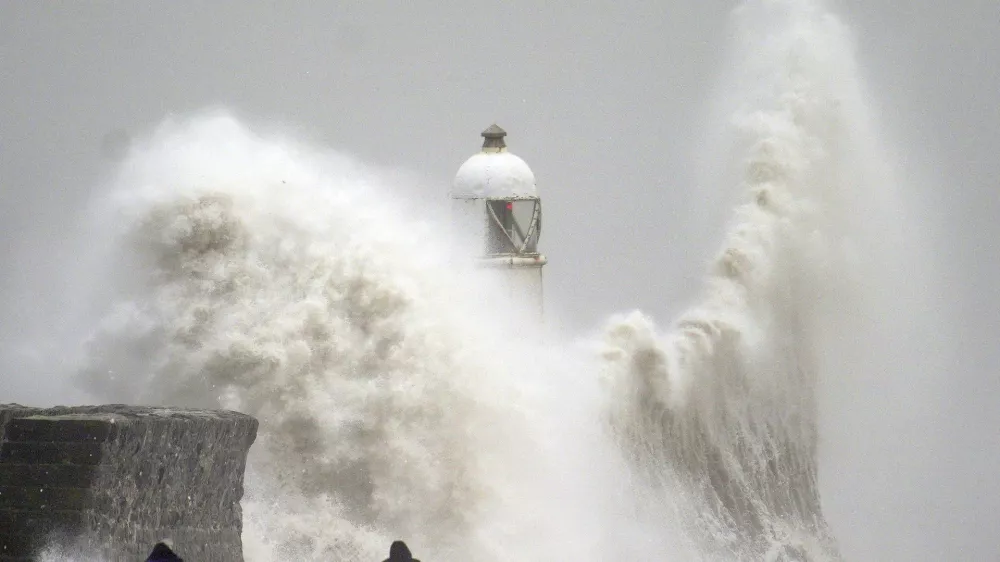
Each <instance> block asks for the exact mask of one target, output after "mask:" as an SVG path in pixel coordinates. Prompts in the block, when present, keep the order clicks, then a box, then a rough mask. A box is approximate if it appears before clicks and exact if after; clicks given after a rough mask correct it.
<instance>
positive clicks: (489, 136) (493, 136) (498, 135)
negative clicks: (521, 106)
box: [480, 123, 507, 149]
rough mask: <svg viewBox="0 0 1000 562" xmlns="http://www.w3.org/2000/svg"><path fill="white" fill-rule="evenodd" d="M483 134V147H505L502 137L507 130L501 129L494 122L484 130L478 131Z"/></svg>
mask: <svg viewBox="0 0 1000 562" xmlns="http://www.w3.org/2000/svg"><path fill="white" fill-rule="evenodd" d="M480 134H482V135H483V148H495V149H500V148H506V147H507V143H505V142H504V140H503V138H504V137H505V136H507V131H505V130H503V129H501V128H500V127H498V126H497V124H496V123H494V124H492V125H490V126H489V127H487V128H486V130H485V131H483V132H482V133H480Z"/></svg>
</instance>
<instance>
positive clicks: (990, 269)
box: [0, 0, 1000, 560]
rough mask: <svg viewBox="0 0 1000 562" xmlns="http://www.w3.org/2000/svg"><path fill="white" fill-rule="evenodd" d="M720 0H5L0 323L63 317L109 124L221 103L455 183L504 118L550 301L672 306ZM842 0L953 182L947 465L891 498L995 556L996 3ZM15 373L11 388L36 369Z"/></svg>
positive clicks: (934, 538) (893, 102)
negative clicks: (525, 166) (912, 491)
mask: <svg viewBox="0 0 1000 562" xmlns="http://www.w3.org/2000/svg"><path fill="white" fill-rule="evenodd" d="M732 5H733V3H730V2H721V1H704V0H676V1H670V2H666V1H662V0H656V1H654V0H642V1H632V2H617V1H594V2H584V3H580V2H567V1H562V0H559V1H554V0H548V1H547V2H544V3H543V2H527V1H523V0H522V1H518V2H512V1H495V2H469V1H467V0H466V1H459V0H447V1H438V2H410V3H403V2H384V1H367V2H361V1H358V2H339V3H335V2H295V3H277V2H242V1H241V2H213V3H211V4H208V3H204V2H169V3H168V2H161V3H139V2H121V3H117V4H111V3H87V4H84V3H78V2H40V1H39V2H28V1H24V2H21V1H13V0H7V1H2V2H0V237H2V239H3V241H4V244H3V245H2V247H0V291H2V292H0V310H2V311H3V318H4V320H3V322H0V338H3V340H6V341H7V342H10V341H13V340H14V339H15V337H16V336H17V335H19V334H25V333H30V332H31V331H32V330H36V331H40V332H43V333H44V332H45V331H47V330H49V329H50V328H49V324H50V323H51V322H53V321H57V319H58V311H59V310H60V306H61V303H62V300H61V297H60V296H59V295H60V288H61V287H62V285H61V284H62V283H64V282H65V280H64V279H63V278H62V277H61V276H60V274H59V272H60V271H61V270H62V269H63V263H64V262H65V261H72V260H73V259H74V257H75V256H74V255H73V254H72V253H71V252H70V251H68V250H67V249H66V247H65V245H63V244H62V241H63V240H64V238H65V237H66V232H67V229H66V227H65V226H66V225H67V224H69V223H70V222H71V221H73V220H76V219H77V218H78V216H79V214H80V212H81V205H82V204H83V203H84V202H85V200H86V198H87V197H88V195H89V194H90V192H91V190H92V189H93V188H94V187H95V186H96V185H98V184H99V183H100V178H101V175H102V174H104V173H106V172H107V166H108V165H109V163H108V161H107V160H106V159H104V158H103V157H102V147H105V148H106V147H107V146H109V143H112V144H113V142H112V141H113V140H114V138H116V135H120V132H122V131H124V132H127V133H129V134H136V133H139V134H141V133H142V132H144V131H146V130H147V129H148V128H149V127H151V126H153V125H155V124H156V123H157V122H159V121H160V120H161V119H162V118H163V117H164V116H165V115H167V114H170V113H177V114H184V113H187V112H191V111H195V110H199V109H203V108H205V107H210V106H225V107H229V108H232V109H234V110H235V111H237V112H238V113H239V114H240V115H243V116H245V117H246V118H248V119H249V120H251V121H253V122H260V123H271V122H278V123H281V124H283V125H284V126H286V127H289V128H292V129H293V130H296V131H298V132H299V134H301V136H303V137H304V138H307V139H312V140H314V141H315V142H317V143H319V144H322V145H325V146H330V147H333V148H336V149H341V150H344V151H346V152H350V153H353V154H356V155H357V156H359V157H360V158H361V159H362V160H364V161H367V162H370V163H373V164H377V165H385V166H394V167H401V168H406V169H409V170H411V171H413V172H416V173H417V174H419V175H421V176H423V177H425V178H427V183H429V184H433V183H434V182H437V183H438V184H440V187H441V191H440V193H431V192H428V193H426V196H428V197H430V196H435V197H437V196H440V197H444V196H445V191H446V189H447V187H448V184H449V182H450V180H451V177H452V175H453V174H454V172H455V170H456V169H457V167H458V166H459V165H460V164H461V162H462V161H463V160H464V159H465V158H466V157H467V156H469V155H471V154H472V153H473V152H474V151H475V150H477V147H478V144H479V141H480V139H479V137H478V133H479V131H480V130H481V129H483V128H485V127H486V126H487V125H489V124H490V123H492V122H494V121H496V122H497V123H499V124H500V125H501V126H503V127H504V128H505V129H507V131H508V133H509V134H508V137H507V140H508V143H509V145H510V147H511V149H512V151H513V152H515V153H517V154H519V155H520V156H522V157H523V158H524V159H525V160H526V161H527V162H528V163H529V164H530V165H531V166H532V168H533V169H534V171H535V174H536V176H537V177H538V182H539V189H540V193H541V195H542V198H543V200H544V203H545V230H544V232H543V237H542V246H543V249H544V251H545V252H546V253H547V254H548V255H549V257H550V265H548V266H547V268H546V291H547V293H548V297H549V301H550V303H551V304H550V306H551V307H552V308H553V309H554V310H557V311H559V314H560V316H561V318H562V319H563V320H564V321H565V322H566V323H567V324H568V325H569V326H571V327H572V329H573V330H575V331H581V330H588V329H592V328H594V327H597V326H598V325H599V324H600V322H601V321H602V320H603V319H604V318H605V317H606V316H607V315H608V314H609V313H611V312H616V311H624V310H627V309H630V308H634V307H639V308H642V309H643V310H645V311H647V312H649V313H651V314H653V315H654V316H656V317H657V318H658V319H659V320H660V322H661V323H664V324H665V323H666V322H668V321H669V318H670V317H671V316H672V315H673V314H675V313H676V312H677V311H678V310H679V309H680V307H682V306H683V304H684V303H685V302H687V301H688V300H689V299H690V298H691V297H692V294H693V291H694V289H695V288H696V287H697V283H698V279H699V277H700V275H701V272H702V269H703V265H704V264H705V262H706V261H707V259H708V258H709V254H708V253H707V252H709V251H711V250H713V249H714V247H715V244H717V243H718V240H719V236H720V233H721V230H720V224H719V222H718V220H717V219H718V217H715V216H708V213H706V211H705V210H704V209H703V208H701V206H700V205H699V201H698V200H697V199H696V197H695V195H694V192H693V191H692V190H691V186H692V185H693V184H694V183H695V182H696V181H697V179H698V177H699V173H698V172H699V169H700V167H705V166H711V163H710V162H705V161H703V160H699V158H702V156H701V155H703V154H704V151H703V146H702V145H703V143H704V142H705V139H704V138H703V135H704V130H705V123H706V120H707V119H708V113H709V109H710V107H709V101H710V99H711V97H712V95H713V84H714V81H715V80H716V78H717V76H718V74H719V73H720V72H721V70H722V69H721V65H722V60H723V56H724V52H723V49H724V47H725V45H726V34H727V33H728V27H727V25H728V22H727V16H728V13H729V11H730V9H731V7H732ZM841 12H842V13H843V14H844V15H845V16H846V17H847V19H848V21H849V22H850V23H851V24H852V25H853V26H854V28H855V30H856V33H857V37H858V44H859V57H860V59H861V65H862V67H863V68H864V70H865V72H866V73H867V79H868V81H869V84H870V85H871V88H872V90H873V92H874V97H875V103H876V104H877V106H878V107H879V108H880V118H881V119H882V120H883V121H884V123H885V124H886V126H887V129H888V132H889V134H890V135H891V136H892V138H893V139H894V140H895V141H896V144H897V146H896V147H895V148H896V149H897V150H898V152H900V153H901V155H902V158H901V159H902V163H901V165H902V167H903V168H904V169H907V170H908V171H909V172H910V173H911V174H912V175H913V176H915V177H919V178H920V180H921V185H919V186H915V189H920V190H924V192H925V193H924V194H925V195H926V196H927V197H930V198H933V199H935V200H938V201H941V202H942V203H943V204H942V205H941V206H940V207H939V208H938V209H937V210H938V211H939V213H940V216H939V217H938V220H939V222H940V226H939V228H940V229H941V230H942V231H943V232H944V234H945V238H946V239H945V240H943V241H942V247H943V248H944V249H945V250H944V253H946V254H947V264H948V265H949V266H950V269H949V271H948V273H947V282H948V284H949V288H950V291H949V293H948V296H947V298H949V299H953V300H954V304H955V306H957V307H959V309H960V312H961V316H960V318H961V322H959V324H958V325H957V326H947V325H945V326H944V329H946V330H950V331H952V332H954V334H953V335H954V339H955V341H957V342H958V345H959V348H960V351H961V353H960V355H959V357H957V358H955V360H954V364H953V365H952V369H953V370H952V372H951V373H949V376H950V377H951V378H952V379H953V384H950V385H949V387H948V393H947V395H945V396H941V397H940V399H939V403H938V404H937V408H936V409H935V411H933V412H927V413H926V416H929V417H930V418H931V419H933V420H934V421H935V423H936V424H938V425H939V426H940V430H939V431H940V432H941V435H940V436H938V437H940V438H941V439H940V441H941V442H943V443H945V444H943V445H942V444H940V443H938V441H937V440H934V444H933V446H934V447H939V448H940V450H939V451H938V452H937V453H936V454H935V456H937V457H940V458H941V459H947V460H946V461H945V460H942V461H941V462H940V463H939V464H938V465H935V467H932V468H928V469H926V470H927V471H928V472H927V474H925V477H924V480H923V481H924V482H925V483H926V484H927V485H928V486H935V485H936V486H940V489H939V490H936V491H928V493H927V495H926V496H925V497H923V498H922V500H921V501H920V502H915V501H907V500H906V498H902V499H901V500H900V504H899V505H900V509H916V507H914V506H920V509H926V510H928V511H927V517H926V518H925V519H924V520H923V522H922V524H923V525H925V526H924V527H923V530H924V531H925V533H926V534H925V536H924V537H923V538H922V539H920V540H924V541H925V542H924V543H921V544H920V545H919V547H920V549H919V551H921V552H923V553H924V554H925V555H926V558H920V559H923V560H942V559H947V558H948V555H949V554H955V553H957V552H961V553H962V554H963V555H962V556H960V557H959V558H962V559H967V560H995V559H997V558H998V557H1000V538H998V537H997V535H996V532H995V528H994V527H995V523H994V522H995V514H996V513H997V512H998V511H1000V484H997V482H998V480H997V478H996V473H997V469H998V468H1000V430H998V429H997V428H1000V408H998V397H1000V376H998V372H997V368H996V366H997V363H998V360H1000V347H998V346H997V345H996V344H995V342H996V341H997V339H998V337H1000V310H998V305H1000V299H998V296H1000V295H998V289H997V283H996V277H997V274H998V273H1000V245H998V244H997V243H996V242H995V241H994V240H995V239H996V238H997V236H998V235H1000V228H998V227H997V226H996V223H997V220H998V218H1000V195H998V192H997V191H998V190H997V187H998V185H1000V182H998V178H1000V158H998V157H997V155H998V154H1000V103H998V102H1000V94H998V93H997V92H998V91H1000V3H998V2H995V1H993V0H956V1H953V2H940V1H935V0H918V1H908V2H898V1H890V0H870V1H861V0H852V1H845V2H842V3H841ZM54 319H56V320H54ZM0 343H2V342H0ZM0 348H2V346H0ZM0 368H2V369H4V370H16V369H19V368H21V365H20V364H19V363H18V362H17V361H16V360H14V359H11V358H9V357H0ZM4 376H6V375H4ZM0 380H3V379H2V378H0ZM9 380H12V379H8V381H9ZM11 386H15V385H10V384H0V401H6V399H7V396H8V394H9V393H10V394H13V396H14V398H15V399H16V398H17V397H18V396H29V395H30V394H29V393H27V391H25V390H24V389H15V388H11ZM19 393H20V394H19ZM980 428H981V429H980ZM927 446H932V445H927ZM853 500H854V501H857V502H862V503H863V502H864V497H856V498H853ZM838 509H840V510H841V511H842V512H843V513H845V515H842V516H841V517H842V518H848V517H850V514H849V511H850V507H849V506H845V505H840V506H839V508H838ZM862 511H864V510H862ZM863 526H864V523H863V522H861V523H857V522H856V524H855V525H853V526H852V528H855V527H863ZM854 532H857V533H862V534H861V535H858V536H856V537H854V539H853V540H854V542H855V543H856V544H857V545H860V546H859V548H861V547H870V548H872V549H877V548H881V549H883V550H881V552H880V554H879V555H875V554H873V552H875V551H874V550H868V551H867V552H868V554H865V551H864V550H862V551H860V552H852V554H855V555H856V556H857V558H856V559H857V560H889V559H899V560H904V559H906V560H913V559H914V558H906V557H901V558H891V555H892V552H893V550H892V548H893V546H894V545H895V543H894V542H893V537H892V536H889V537H888V538H886V537H878V536H876V535H878V534H879V532H878V531H874V530H869V531H867V533H868V534H864V531H863V530H859V529H855V531H854ZM892 533H893V530H885V532H884V533H881V534H885V535H892ZM913 536H914V532H913V529H912V528H910V529H909V530H907V531H906V533H905V538H906V540H910V541H912V540H914V539H913ZM899 540H903V538H902V536H901V537H900V538H899ZM876 543H877V545H878V546H873V545H876ZM896 546H898V545H896ZM961 549H968V550H964V551H963V550H961ZM897 552H898V551H897ZM865 556H871V557H870V558H865ZM880 556H881V558H880ZM886 556H890V557H889V558H886Z"/></svg>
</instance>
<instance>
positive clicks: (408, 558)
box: [385, 541, 420, 562]
mask: <svg viewBox="0 0 1000 562" xmlns="http://www.w3.org/2000/svg"><path fill="white" fill-rule="evenodd" d="M385 562H420V561H419V560H417V559H416V558H414V557H413V555H412V554H410V549H409V547H407V546H406V543H405V542H403V541H393V543H392V546H390V547H389V558H386V560H385Z"/></svg>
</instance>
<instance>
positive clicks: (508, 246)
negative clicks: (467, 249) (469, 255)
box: [486, 199, 541, 254]
mask: <svg viewBox="0 0 1000 562" xmlns="http://www.w3.org/2000/svg"><path fill="white" fill-rule="evenodd" d="M486 204H487V217H486V219H487V223H488V225H489V226H488V228H487V233H488V234H487V237H486V245H487V248H486V251H487V253H489V254H533V253H535V252H537V251H538V235H539V230H540V226H541V204H540V201H539V200H538V199H513V200H508V199H492V200H488V201H487V202H486Z"/></svg>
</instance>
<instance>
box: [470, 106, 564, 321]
mask: <svg viewBox="0 0 1000 562" xmlns="http://www.w3.org/2000/svg"><path fill="white" fill-rule="evenodd" d="M482 136H483V149H482V151H480V152H479V153H478V154H474V155H473V156H472V157H471V158H469V159H468V160H466V161H465V163H464V164H462V166H461V167H460V168H459V169H458V173H457V174H456V175H455V181H454V183H453V185H452V190H451V201H452V216H453V221H454V225H455V227H456V230H457V232H459V233H460V234H461V235H462V236H466V237H469V239H470V240H472V241H473V242H474V244H475V246H474V247H475V248H478V250H476V251H477V253H478V255H476V256H472V257H473V258H474V259H476V261H477V263H478V264H479V265H480V266H482V267H487V268H491V269H494V270H496V272H497V274H498V275H500V276H501V278H502V282H503V286H504V287H505V290H506V291H507V293H508V294H507V297H509V298H510V299H512V300H515V299H516V300H521V301H522V302H524V303H526V304H527V305H528V306H529V307H531V308H533V309H534V308H537V310H538V316H539V319H540V318H541V316H542V310H543V305H542V267H543V266H544V265H545V263H546V259H545V256H543V255H542V254H540V253H539V252H538V238H539V235H540V234H541V230H542V202H541V200H540V199H539V198H538V191H537V189H536V188H535V174H534V173H532V171H531V168H529V167H528V165H527V164H526V163H525V162H524V160H521V159H520V158H518V157H517V156H515V155H514V154H512V153H510V152H509V151H508V150H507V144H506V142H504V137H505V136H507V132H506V131H504V130H503V129H501V128H500V127H498V126H496V125H495V124H494V125H491V126H490V127H489V128H488V129H486V130H485V131H483V132H482Z"/></svg>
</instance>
